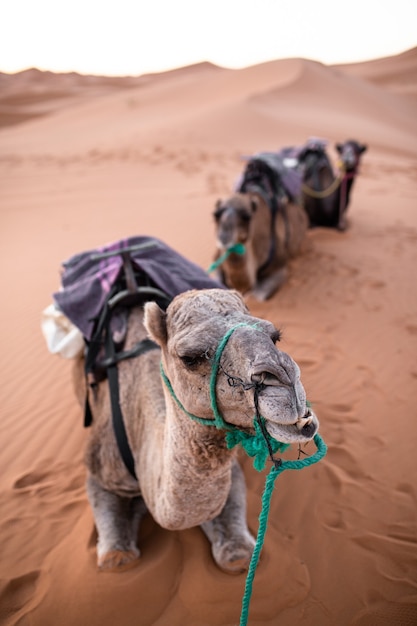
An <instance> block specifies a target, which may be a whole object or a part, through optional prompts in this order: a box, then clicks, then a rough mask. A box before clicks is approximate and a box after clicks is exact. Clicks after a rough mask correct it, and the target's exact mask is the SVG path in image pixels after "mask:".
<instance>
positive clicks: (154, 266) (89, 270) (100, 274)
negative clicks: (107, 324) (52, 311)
mask: <svg viewBox="0 0 417 626" xmlns="http://www.w3.org/2000/svg"><path fill="white" fill-rule="evenodd" d="M126 248H130V249H132V248H133V250H131V251H130V252H129V255H130V259H131V263H132V267H133V268H135V267H136V268H137V269H138V270H140V271H142V272H143V273H144V274H146V275H147V276H148V277H149V278H150V279H151V280H152V281H153V283H154V284H155V285H156V287H157V288H159V289H160V290H161V291H163V292H164V293H166V294H167V295H168V296H170V297H172V298H174V297H175V296H176V295H178V294H180V293H182V292H184V291H188V290H190V289H213V288H217V289H222V288H223V289H224V288H225V287H224V285H221V284H220V283H219V282H217V281H216V280H213V279H211V278H210V277H209V276H208V274H207V273H206V272H205V271H204V270H203V269H202V268H200V267H199V266H198V265H196V264H195V263H193V262H191V261H189V260H188V259H186V258H185V257H183V256H182V255H181V254H179V253H178V252H176V251H175V250H173V249H172V248H170V247H169V246H168V245H166V244H165V243H163V242H162V241H160V240H159V239H156V238H154V237H148V236H136V237H130V238H126V239H121V240H119V241H116V242H114V243H111V244H108V245H105V246H103V247H101V248H97V249H95V250H89V251H87V252H82V253H80V254H76V255H74V256H72V257H71V258H69V259H68V260H67V261H65V262H64V263H63V271H62V274H61V283H62V287H61V289H60V290H59V291H57V292H55V293H54V294H53V299H54V302H55V304H56V306H57V307H58V308H59V310H60V311H61V312H62V313H63V314H64V315H65V316H66V317H67V318H68V319H69V320H70V321H71V322H72V324H74V325H75V326H76V327H77V328H78V329H79V330H80V331H81V333H82V335H83V337H85V338H86V339H87V340H90V339H91V336H92V333H93V330H94V324H95V320H96V319H97V317H98V316H99V314H100V312H101V310H102V308H103V306H104V304H105V302H106V299H107V297H108V295H109V293H110V291H111V289H112V287H113V285H114V284H115V282H116V281H117V279H118V278H119V276H120V275H121V274H122V273H123V258H122V256H121V255H120V254H117V252H120V253H121V252H123V250H126ZM114 252H116V254H114V255H113V254H112V253H114ZM107 253H110V254H109V255H108V256H105V255H106V254H107ZM97 257H99V258H97Z"/></svg>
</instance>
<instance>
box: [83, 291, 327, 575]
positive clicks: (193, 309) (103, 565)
mask: <svg viewBox="0 0 417 626" xmlns="http://www.w3.org/2000/svg"><path fill="white" fill-rule="evenodd" d="M241 322H245V323H246V324H249V325H250V326H246V325H245V326H242V327H239V328H237V329H236V330H235V331H234V332H233V333H232V335H231V336H230V339H229V341H228V342H227V344H226V346H225V349H224V351H223V354H222V357H221V361H220V368H219V373H218V376H217V381H216V395H217V403H218V408H219V410H220V412H221V414H222V416H223V418H224V420H225V421H226V422H227V423H228V424H233V425H236V426H238V427H239V428H241V429H243V430H245V431H247V432H253V429H254V425H253V419H254V413H255V408H254V390H253V388H249V387H250V385H245V383H251V382H252V383H253V382H254V381H258V382H261V383H262V391H261V392H260V393H259V396H258V401H259V410H260V412H261V414H262V415H263V417H264V419H265V424H266V428H267V430H268V432H269V434H270V435H271V436H272V437H274V438H276V439H278V440H279V441H282V442H284V443H305V442H307V441H309V440H310V439H312V437H314V435H315V434H316V432H317V429H318V420H317V417H316V416H315V414H314V413H313V412H311V411H310V410H309V409H308V408H307V406H306V395H305V391H304V388H303V386H302V384H301V381H300V372H299V368H298V366H297V365H296V363H295V362H294V361H293V360H292V359H291V357H290V356H288V355H287V354H286V353H284V352H281V351H280V350H279V349H278V348H277V347H276V345H275V342H276V341H277V340H278V339H279V332H278V331H277V329H276V328H275V327H274V326H273V324H271V323H270V322H268V321H265V320H261V319H257V318H254V317H252V316H251V315H250V314H249V312H248V309H247V307H246V305H245V304H244V302H243V300H242V297H241V296H240V294H238V293H237V292H235V291H228V290H225V289H208V290H191V291H188V292H184V293H182V294H180V295H178V296H176V297H175V298H174V299H173V301H172V302H171V304H170V305H169V306H168V308H167V310H166V311H163V310H162V309H161V308H159V306H158V305H157V304H156V303H155V302H148V303H146V304H145V306H144V307H140V306H136V307H134V308H133V309H132V310H131V312H130V315H129V320H128V329H127V337H126V344H125V347H126V349H130V348H131V347H132V346H133V345H135V344H136V343H137V342H138V341H140V340H142V339H143V338H145V337H147V336H149V337H150V338H151V339H153V340H154V341H155V342H156V343H157V344H158V345H159V350H158V349H156V350H152V351H149V352H147V353H145V354H142V355H141V356H140V357H137V358H134V359H130V360H125V361H122V362H120V363H119V365H118V368H119V392H120V405H121V408H122V412H123V416H124V421H125V427H126V431H127V437H128V441H129V444H130V447H131V450H132V454H133V457H134V462H135V471H136V476H137V480H135V479H134V477H133V476H132V475H131V474H130V473H129V472H128V470H127V468H126V466H125V465H124V463H123V460H122V458H121V456H120V452H119V449H118V447H117V443H116V440H115V435H114V431H113V427H112V416H111V407H110V398H109V389H108V384H107V381H106V380H104V381H102V382H100V383H98V386H97V387H96V388H95V389H91V388H90V389H88V394H89V402H90V405H91V410H92V413H93V423H92V425H91V428H90V431H89V438H88V442H87V447H86V454H85V462H86V466H87V472H88V477H87V494H88V498H89V501H90V504H91V507H92V510H93V514H94V519H95V523H96V527H97V532H98V543H97V555H98V566H99V568H100V569H101V570H104V571H109V570H110V571H111V570H120V569H124V568H126V567H130V566H132V565H134V564H135V563H136V562H137V560H138V558H139V556H140V550H139V547H138V545H137V535H138V528H139V524H140V521H141V519H142V517H143V516H144V515H145V513H146V512H147V511H148V512H149V513H150V514H151V515H152V517H153V518H154V520H155V521H156V522H157V523H158V524H160V525H161V526H162V527H163V528H166V529H169V530H181V529H186V528H191V527H194V526H198V525H200V526H201V527H202V529H203V531H204V533H205V534H206V536H207V537H208V539H209V541H210V543H211V547H212V554H213V558H214V560H215V562H216V563H217V565H218V566H219V567H220V568H221V569H223V570H224V571H227V572H229V573H236V572H241V571H244V570H245V569H247V567H248V564H249V561H250V558H251V555H252V551H253V547H254V538H253V536H252V534H251V532H250V530H249V529H248V526H247V522H246V487H245V481H244V476H243V472H242V470H241V468H240V466H239V463H238V461H237V458H236V451H235V449H233V450H229V449H228V448H227V446H226V442H225V431H224V430H221V429H218V428H216V427H215V426H212V425H211V426H206V425H205V424H204V423H203V424H201V423H199V422H197V421H195V420H193V419H191V418H190V417H189V416H188V415H187V414H186V413H185V412H184V411H183V410H182V409H181V408H180V407H179V405H178V404H177V402H176V400H175V399H174V398H173V397H172V395H171V393H170V392H169V390H168V389H167V387H166V385H164V384H163V381H162V379H161V376H160V363H162V365H163V368H164V371H165V373H166V376H167V377H168V379H169V380H170V382H171V385H172V387H173V389H174V391H175V394H176V397H177V398H178V400H179V401H180V402H181V404H182V405H183V407H184V408H185V409H186V411H188V412H190V413H192V414H194V415H196V416H199V417H200V418H202V419H203V420H204V419H207V420H211V419H212V418H213V412H212V408H211V401H210V390H209V380H210V372H211V366H212V358H213V355H214V353H215V351H216V348H217V346H218V344H219V342H220V340H221V339H222V337H223V336H224V335H225V333H226V332H227V331H228V330H229V329H230V328H232V327H234V326H235V325H236V324H238V323H241ZM231 377H234V378H231ZM235 379H236V380H238V379H239V380H241V381H242V385H240V386H236V385H231V384H230V380H235ZM75 380H76V387H77V390H78V393H79V397H80V398H82V395H83V391H84V390H85V389H84V387H83V385H84V373H83V362H82V359H80V360H79V361H78V362H77V364H76V370H75Z"/></svg>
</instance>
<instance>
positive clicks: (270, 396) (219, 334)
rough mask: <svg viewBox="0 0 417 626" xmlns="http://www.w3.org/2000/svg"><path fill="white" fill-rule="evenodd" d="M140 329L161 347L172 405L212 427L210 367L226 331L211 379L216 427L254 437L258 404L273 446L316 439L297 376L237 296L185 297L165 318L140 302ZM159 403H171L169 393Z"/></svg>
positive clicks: (273, 337)
mask: <svg viewBox="0 0 417 626" xmlns="http://www.w3.org/2000/svg"><path fill="white" fill-rule="evenodd" d="M145 326H146V328H147V330H148V333H149V335H150V337H151V338H152V339H153V340H154V341H156V342H157V343H158V344H159V345H160V347H161V350H162V366H163V369H164V371H165V374H166V376H167V378H168V379H169V381H170V384H171V386H172V389H173V390H174V392H175V395H176V398H177V400H179V402H180V403H181V405H182V406H183V408H184V409H185V410H186V411H187V412H188V413H191V414H192V415H194V416H197V417H198V418H200V421H201V419H203V420H205V419H207V420H210V421H212V420H213V404H212V397H211V395H210V379H211V372H212V367H213V360H214V358H215V355H216V351H217V350H218V346H219V344H221V343H222V340H223V339H224V337H225V336H226V335H227V334H228V333H229V332H230V333H231V334H230V336H229V338H228V340H227V343H226V344H225V345H224V349H223V351H222V352H221V356H220V361H219V364H218V371H217V376H216V379H215V396H216V401H217V407H218V410H219V411H220V414H221V416H222V418H223V420H224V421H225V422H226V423H227V424H228V425H233V426H236V427H238V428H239V429H241V430H244V431H246V432H249V433H253V431H254V416H255V413H256V406H255V405H256V404H257V406H258V411H259V414H260V415H262V417H263V418H264V420H265V426H266V430H267V431H268V433H269V434H270V435H271V437H273V438H274V439H276V440H278V441H280V442H283V443H297V442H298V443H303V442H307V441H309V440H310V439H312V438H313V437H314V435H315V434H316V432H317V430H318V420H317V417H316V416H315V414H314V413H313V412H312V411H311V410H310V409H309V408H308V407H307V404H306V394H305V391H304V388H303V385H302V384H301V381H300V370H299V368H298V366H297V364H296V363H295V362H294V361H293V360H292V358H291V357H290V356H289V355H288V354H286V353H285V352H282V351H281V350H279V349H278V347H277V346H276V343H277V341H279V338H280V333H279V331H278V330H277V329H276V328H275V326H274V325H273V324H272V323H270V322H268V321H265V320H262V319H259V318H256V317H253V316H251V315H250V314H249V311H248V309H247V307H246V305H245V303H244V301H243V299H242V297H241V296H240V294H238V292H236V291H231V290H225V289H209V290H200V291H197V290H195V291H194V290H193V291H187V292H185V293H182V294H180V295H179V296H177V297H176V298H174V300H173V301H172V302H171V304H170V305H169V307H168V308H167V310H166V312H164V311H162V310H161V309H160V308H159V307H158V305H157V304H156V303H154V302H150V303H147V304H146V305H145ZM232 329H234V330H232ZM166 397H167V399H168V401H170V399H169V394H168V392H167V396H166ZM184 418H185V419H191V418H190V417H187V416H184Z"/></svg>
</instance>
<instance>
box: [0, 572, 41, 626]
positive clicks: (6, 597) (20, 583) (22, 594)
mask: <svg viewBox="0 0 417 626" xmlns="http://www.w3.org/2000/svg"><path fill="white" fill-rule="evenodd" d="M39 576H40V571H39V570H34V571H32V572H28V573H27V574H23V575H22V576H17V577H16V578H12V579H11V580H4V579H2V580H0V605H1V606H2V607H3V608H2V613H3V616H5V617H11V616H12V615H14V614H15V613H17V612H18V611H20V610H21V609H22V608H23V607H24V606H25V605H26V604H27V603H28V602H29V600H30V599H31V598H32V597H33V595H34V592H35V589H36V584H37V581H38V578H39Z"/></svg>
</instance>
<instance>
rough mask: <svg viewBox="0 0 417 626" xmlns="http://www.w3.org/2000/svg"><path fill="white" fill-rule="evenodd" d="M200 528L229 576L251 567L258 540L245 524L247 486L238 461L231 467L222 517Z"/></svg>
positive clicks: (221, 566)
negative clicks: (228, 487)
mask: <svg viewBox="0 0 417 626" xmlns="http://www.w3.org/2000/svg"><path fill="white" fill-rule="evenodd" d="M201 528H202V529H203V531H204V532H205V534H206V536H207V537H208V539H209V541H210V542H211V551H212V554H213V558H214V560H215V561H216V563H217V565H218V566H219V567H220V568H221V569H222V570H223V571H225V572H227V573H229V574H240V573H241V572H244V571H246V570H247V569H248V567H249V562H250V559H251V556H252V552H253V548H254V546H255V539H254V538H253V536H252V535H251V533H250V532H249V529H248V526H247V522H246V485H245V479H244V476H243V472H242V469H241V467H240V465H239V464H238V462H237V461H234V464H233V467H232V485H231V488H230V492H229V495H228V498H227V500H226V504H225V506H224V508H223V510H222V511H221V513H220V514H219V515H218V516H217V517H215V518H214V519H213V520H211V521H209V522H204V524H202V525H201Z"/></svg>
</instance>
